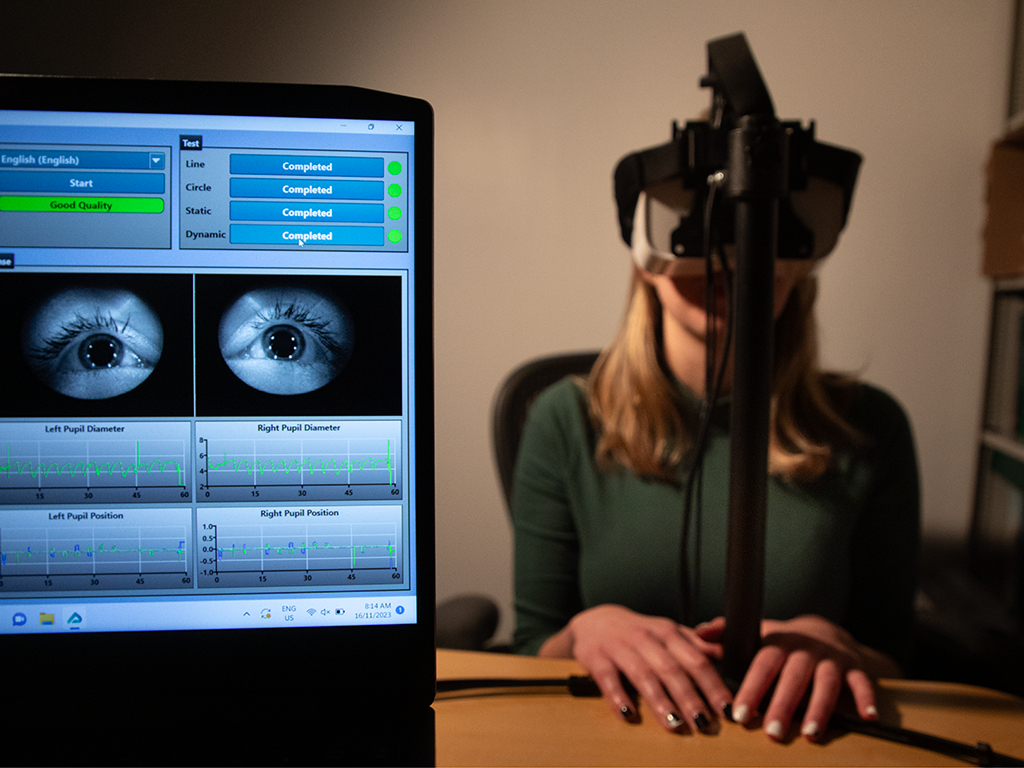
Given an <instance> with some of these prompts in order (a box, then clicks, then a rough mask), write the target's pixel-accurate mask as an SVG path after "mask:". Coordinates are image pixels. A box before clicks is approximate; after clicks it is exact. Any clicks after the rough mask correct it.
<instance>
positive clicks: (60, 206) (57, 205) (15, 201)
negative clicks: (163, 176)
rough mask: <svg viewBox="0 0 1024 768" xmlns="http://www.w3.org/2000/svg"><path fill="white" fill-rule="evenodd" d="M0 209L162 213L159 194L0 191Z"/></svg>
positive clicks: (51, 211) (162, 204)
mask: <svg viewBox="0 0 1024 768" xmlns="http://www.w3.org/2000/svg"><path fill="white" fill-rule="evenodd" d="M0 211H46V212H50V213H54V212H56V213H66V212H70V211H75V212H78V213H163V212H164V201H163V200H162V199H161V198H159V197H40V196H36V195H32V196H19V195H0Z"/></svg>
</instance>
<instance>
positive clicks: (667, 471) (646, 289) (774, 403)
mask: <svg viewBox="0 0 1024 768" xmlns="http://www.w3.org/2000/svg"><path fill="white" fill-rule="evenodd" d="M816 295H817V281H816V279H815V278H814V277H808V278H806V279H804V280H802V281H801V282H800V283H798V284H797V285H796V286H795V287H794V289H793V291H792V293H791V294H790V297H789V300H788V302H787V303H786V307H785V308H784V309H783V311H782V314H781V315H780V316H779V319H778V320H777V321H776V323H775V356H774V360H775V362H774V371H773V375H772V397H771V412H770V431H769V434H770V441H769V446H768V465H769V472H770V473H771V474H772V475H777V476H780V477H782V478H784V479H786V480H791V481H806V480H811V479H814V478H816V477H820V476H821V475H822V474H823V473H824V472H825V471H826V470H827V469H828V468H829V466H830V465H831V464H832V460H833V452H834V448H835V447H837V446H838V445H840V444H843V443H846V444H856V443H858V442H860V440H861V436H860V435H859V433H858V432H857V431H856V429H854V427H852V426H851V425H850V424H849V423H848V422H847V421H846V420H845V419H844V418H843V416H842V415H841V414H840V413H839V411H838V410H837V408H836V400H837V396H839V395H841V393H842V392H843V391H844V390H847V391H848V390H849V389H850V388H851V386H852V384H853V381H852V380H851V379H849V378H846V377H841V376H836V375H833V374H826V373H823V372H822V371H821V370H820V369H819V368H818V352H817V331H816V327H815V323H814V311H813V310H814V301H815V298H816ZM661 323H662V308H661V303H660V302H659V301H658V297H657V294H656V293H655V291H654V288H653V287H652V286H651V285H650V284H648V283H647V282H646V281H644V280H643V279H642V278H641V277H640V276H639V274H638V273H637V272H636V271H634V275H633V284H632V288H631V296H630V301H629V305H628V307H627V310H626V315H625V317H624V319H623V322H622V325H621V327H620V329H619V332H618V334H617V335H616V337H615V339H614V340H613V341H612V343H611V345H610V346H609V347H608V348H607V349H606V350H605V351H604V352H602V354H601V356H600V357H599V358H598V360H597V362H596V363H595V364H594V368H593V370H592V371H591V374H590V377H589V379H588V382H587V400H588V404H589V408H590V414H591V418H592V419H593V421H594V424H595V427H596V428H597V432H598V435H599V438H598V443H597V447H596V450H595V459H596V461H597V463H598V466H599V467H601V468H602V469H605V470H607V469H611V468H612V467H613V466H615V465H616V464H620V465H622V466H624V467H626V468H627V469H629V470H631V471H632V472H634V473H635V474H638V475H640V476H643V477H651V478H657V479H662V480H669V481H674V480H675V479H676V470H677V467H678V466H679V464H680V463H681V462H682V460H683V458H684V457H685V455H686V453H687V451H688V450H689V449H690V445H691V441H692V435H693V432H694V431H695V429H696V424H695V417H696V414H693V413H691V410H692V409H690V408H687V407H686V404H685V400H684V397H683V395H682V393H681V392H680V389H679V387H678V385H677V384H676V383H675V381H674V378H673V376H672V375H671V374H670V373H668V372H667V371H668V367H667V365H666V363H665V360H664V354H663V351H662V338H661Z"/></svg>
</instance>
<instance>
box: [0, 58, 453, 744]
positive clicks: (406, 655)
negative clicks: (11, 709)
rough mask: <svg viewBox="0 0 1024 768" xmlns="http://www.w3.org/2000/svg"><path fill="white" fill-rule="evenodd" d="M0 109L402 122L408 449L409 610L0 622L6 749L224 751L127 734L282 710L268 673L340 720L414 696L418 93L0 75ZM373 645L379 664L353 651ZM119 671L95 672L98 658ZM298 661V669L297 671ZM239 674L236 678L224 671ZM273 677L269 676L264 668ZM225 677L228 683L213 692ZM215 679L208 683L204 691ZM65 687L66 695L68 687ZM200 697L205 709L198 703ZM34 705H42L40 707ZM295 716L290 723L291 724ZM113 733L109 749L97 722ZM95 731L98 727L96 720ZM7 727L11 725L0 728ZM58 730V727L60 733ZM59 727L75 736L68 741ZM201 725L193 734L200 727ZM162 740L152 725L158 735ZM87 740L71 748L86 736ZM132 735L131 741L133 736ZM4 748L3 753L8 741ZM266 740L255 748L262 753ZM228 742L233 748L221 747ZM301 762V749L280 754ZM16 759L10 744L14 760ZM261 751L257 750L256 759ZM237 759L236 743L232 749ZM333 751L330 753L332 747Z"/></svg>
mask: <svg viewBox="0 0 1024 768" xmlns="http://www.w3.org/2000/svg"><path fill="white" fill-rule="evenodd" d="M0 109H12V110H48V111H81V112H125V113H167V114H187V115H248V116H264V115H266V116H279V117H323V118H337V117H345V118H354V119H358V118H372V119H378V120H412V121H415V153H416V155H415V157H416V160H415V162H416V177H417V186H416V205H417V219H416V226H415V235H414V236H415V258H416V265H415V269H416V280H415V286H414V290H415V296H414V298H415V307H416V322H415V350H416V352H415V354H416V359H415V361H414V363H415V364H414V365H411V366H410V373H411V375H412V376H414V380H415V391H416V409H415V418H416V423H415V436H416V446H415V451H416V453H415V455H416V461H417V487H416V499H415V504H416V510H417V532H416V536H417V548H416V553H417V555H416V558H417V559H416V563H417V574H416V583H417V601H418V609H417V621H416V623H415V624H409V625H388V626H367V627H362V626H346V627H320V628H298V627H295V628H291V627H289V628H281V629H276V628H275V629H225V630H187V631H174V632H166V631H149V632H96V633H83V634H79V635H69V634H54V635H38V634H37V635H31V636H30V635H22V636H18V635H11V634H4V635H0V659H3V667H4V668H5V670H6V671H5V675H4V678H5V687H7V688H8V690H9V691H10V690H17V691H19V697H20V698H21V701H22V702H23V703H21V704H19V705H18V712H19V713H26V714H28V713H31V716H30V717H28V716H26V717H25V718H24V719H23V718H21V717H19V718H18V723H19V725H21V726H23V730H21V731H20V733H19V735H18V736H17V737H15V733H16V732H17V731H15V729H14V728H13V727H12V726H13V723H12V722H11V721H8V722H7V727H6V728H5V730H7V729H8V728H10V729H11V730H10V731H8V738H5V742H8V746H11V747H14V746H15V743H17V744H18V745H21V746H22V747H24V749H23V750H22V749H20V748H19V749H15V751H14V752H13V755H14V757H13V761H14V762H23V761H24V762H39V761H42V762H51V761H54V762H63V760H61V759H59V758H58V759H56V760H53V757H54V755H53V753H42V754H40V753H37V752H35V751H34V750H35V749H37V748H38V747H39V746H40V742H39V741H38V739H40V738H44V739H45V742H46V743H47V744H49V745H50V747H53V746H55V745H56V744H57V743H58V742H57V741H54V739H53V737H54V736H57V735H58V734H64V735H63V736H60V737H59V739H58V741H59V742H60V743H63V744H65V746H66V747H67V749H68V750H69V751H68V752H67V753H66V754H67V755H68V756H69V757H70V759H71V760H72V761H75V762H82V763H89V762H142V763H144V762H177V761H180V760H182V759H183V758H185V759H184V761H185V762H211V763H219V762H224V763H229V762H234V761H235V760H234V759H233V758H231V757H229V756H227V755H226V754H221V755H207V757H206V758H201V757H200V758H197V759H196V760H189V759H187V757H186V753H184V752H182V751H180V749H175V748H174V747H173V743H174V742H163V743H164V744H165V746H164V747H161V746H160V745H154V747H155V748H156V749H157V750H164V751H158V752H157V753H155V754H153V753H150V754H149V757H147V756H145V755H141V754H138V753H133V751H132V750H133V749H136V748H138V747H139V746H140V745H141V744H142V742H147V743H148V742H149V741H150V740H151V739H153V738H158V737H160V736H161V735H162V734H164V735H166V734H168V733H170V729H171V728H172V723H175V724H176V725H174V726H173V728H175V729H180V728H183V727H186V726H191V727H193V728H199V727H202V726H203V725H204V724H207V725H212V726H215V730H216V731H217V732H218V733H221V734H228V733H231V732H234V733H235V734H238V733H243V732H244V733H248V734H250V735H253V736H255V735H256V734H258V733H260V732H262V731H261V729H263V728H265V727H266V721H265V720H263V718H264V717H266V715H268V714H270V713H271V710H273V709H276V708H281V711H287V709H288V707H287V705H286V703H285V702H290V701H291V702H294V701H295V700H296V698H298V697H297V695H296V694H295V693H294V692H288V690H287V687H286V686H283V682H282V681H283V680H285V679H290V680H295V679H296V677H297V676H298V675H305V674H308V670H309V669H310V665H312V664H315V668H316V669H317V670H318V671H319V673H320V675H321V676H322V677H321V679H320V682H318V683H317V685H316V691H317V693H316V696H315V697H313V698H312V699H307V704H308V706H304V707H301V709H305V710H307V714H306V715H304V716H303V718H302V719H299V720H295V721H294V722H295V724H296V725H299V724H301V723H303V722H304V723H306V724H308V723H312V722H318V723H321V724H323V723H328V722H333V723H340V722H343V721H344V720H345V718H349V717H356V716H357V715H358V714H359V713H366V712H368V711H370V710H373V709H374V708H379V707H381V706H395V705H400V706H401V708H403V709H414V708H417V707H428V706H429V704H430V703H431V701H432V700H433V697H434V680H435V674H434V670H435V649H434V603H435V578H434V575H435V554H434V512H435V508H434V505H435V502H434V496H435V493H434V491H435V489H434V371H433V189H434V115H433V110H432V108H431V106H430V104H428V103H427V102H426V101H423V100H421V99H416V98H411V97H406V96H399V95H395V94H388V93H383V92H379V91H373V90H368V89H363V88H356V87H350V86H339V85H312V84H280V83H227V82H212V81H211V82H186V81H169V80H113V79H103V78H73V77H66V78H65V77H49V76H24V75H0ZM381 658H386V659H388V660H389V666H388V667H387V668H386V669H381V668H379V667H378V666H376V665H375V664H367V663H363V660H365V659H381ZM101 666H102V667H103V668H104V669H106V668H108V667H109V666H114V667H116V668H117V669H119V670H122V671H123V674H122V675H121V678H120V679H119V680H117V681H116V682H115V681H110V684H103V683H101V682H100V681H99V680H98V679H96V678H95V677H94V675H96V674H97V670H98V668H99V667H101ZM257 668H258V669H261V670H263V672H262V673H261V675H265V678H266V681H267V683H266V684H267V685H268V686H270V685H282V686H283V687H281V688H280V689H279V691H278V693H279V696H278V703H276V704H275V703H273V702H274V699H273V697H270V696H264V695H260V693H259V689H260V688H261V685H260V684H259V683H258V682H256V681H253V680H252V670H253V669H257ZM300 670H303V671H301V672H300ZM142 680H147V681H164V683H165V685H164V687H163V690H162V691H160V692H156V691H154V693H153V695H152V696H150V697H146V696H145V695H144V689H145V687H146V686H145V685H143V683H142ZM241 680H246V681H248V682H247V683H246V684H239V683H232V682H231V681H241ZM274 681H277V682H274ZM72 689H80V690H88V692H89V695H88V704H87V705H86V706H83V705H82V701H81V700H80V699H79V700H78V703H77V704H75V703H72V702H71V701H70V700H62V697H61V696H60V695H59V691H61V690H72ZM228 689H230V691H231V692H230V693H226V692H225V691H226V690H228ZM205 691H211V692H213V691H215V692H216V694H215V695H213V694H210V695H208V694H207V693H204V692H205ZM72 698H73V697H72ZM200 711H202V712H204V713H206V714H208V715H209V717H207V716H206V714H204V715H200ZM43 713H45V714H43ZM302 730H305V727H303V729H302ZM115 732H116V741H117V743H118V744H119V745H120V746H118V747H117V748H116V749H117V750H123V752H118V753H117V754H122V757H123V760H118V759H117V757H116V754H115V753H114V752H111V751H110V750H111V747H112V742H111V740H110V738H109V737H110V736H111V735H112V734H114V733H115ZM102 734H105V736H103V737H102V738H101V735H102ZM11 737H15V738H11ZM65 737H66V738H65ZM74 737H77V739H78V740H79V741H78V744H76V745H74V751H73V752H72V751H70V750H71V749H72V742H73V741H74ZM200 738H201V737H200ZM161 741H162V739H161ZM89 744H91V745H94V746H95V747H96V748H97V749H100V745H101V744H106V745H107V748H106V750H105V751H104V752H101V753H96V752H94V753H92V754H91V755H90V754H89V753H87V752H84V751H82V750H83V749H85V747H86V745H89ZM133 745H134V746H133ZM5 751H7V752H8V754H7V758H8V759H11V757H12V753H11V751H10V750H6V748H5ZM267 754H271V753H267ZM240 755H241V753H237V754H236V757H238V756H240ZM296 757H297V759H298V761H300V762H301V761H303V758H302V757H301V756H296ZM19 758H20V759H19ZM270 759H271V760H273V758H270ZM240 761H241V762H246V760H245V759H244V758H242V759H241V760H240ZM339 761H340V762H344V759H343V758H341V757H339Z"/></svg>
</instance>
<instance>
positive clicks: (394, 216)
mask: <svg viewBox="0 0 1024 768" xmlns="http://www.w3.org/2000/svg"><path fill="white" fill-rule="evenodd" d="M388 218H389V219H391V220H392V221H398V220H399V219H400V218H402V209H401V208H399V207H398V206H397V205H396V206H392V207H391V208H388Z"/></svg>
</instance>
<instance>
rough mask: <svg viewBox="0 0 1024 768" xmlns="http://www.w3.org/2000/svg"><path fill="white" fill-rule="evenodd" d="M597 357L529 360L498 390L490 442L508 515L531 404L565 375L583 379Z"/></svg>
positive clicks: (581, 355) (592, 354)
mask: <svg viewBox="0 0 1024 768" xmlns="http://www.w3.org/2000/svg"><path fill="white" fill-rule="evenodd" d="M599 354H600V352H599V351H597V350H593V351H589V352H572V353H569V354H564V355H549V356H546V357H539V358H537V359H535V360H530V361H528V362H526V363H523V364H522V365H520V366H519V367H518V368H516V369H515V370H514V371H512V373H510V374H509V375H508V376H507V377H506V378H505V381H504V382H503V383H502V385H501V387H500V388H499V389H498V394H497V397H496V398H495V400H494V408H493V410H492V412H491V439H492V442H493V445H494V461H495V463H496V464H497V466H498V477H499V478H500V480H501V490H502V491H503V492H504V494H505V505H506V507H507V508H508V510H509V514H511V512H512V473H513V471H514V470H515V466H516V456H517V454H518V453H519V441H520V439H521V438H522V434H523V427H524V426H525V425H526V416H527V414H528V413H529V412H530V407H531V406H532V405H533V401H534V400H535V399H536V398H537V395H539V394H540V393H541V392H542V391H543V390H545V389H547V388H548V387H549V386H551V385H552V384H554V383H555V382H556V381H560V380H562V379H564V378H565V377H566V376H572V375H581V376H586V375H587V374H588V373H590V369H591V368H593V367H594V361H595V360H597V356H598V355H599Z"/></svg>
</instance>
